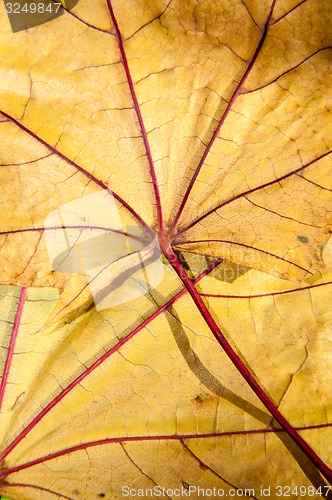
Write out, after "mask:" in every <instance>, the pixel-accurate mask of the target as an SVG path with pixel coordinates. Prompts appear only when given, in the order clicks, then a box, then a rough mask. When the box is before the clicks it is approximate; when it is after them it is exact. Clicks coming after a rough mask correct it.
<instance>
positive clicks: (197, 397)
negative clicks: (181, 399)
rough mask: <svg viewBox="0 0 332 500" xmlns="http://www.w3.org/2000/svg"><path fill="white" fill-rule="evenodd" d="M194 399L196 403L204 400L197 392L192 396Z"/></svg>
mask: <svg viewBox="0 0 332 500" xmlns="http://www.w3.org/2000/svg"><path fill="white" fill-rule="evenodd" d="M194 401H196V403H203V402H204V401H203V398H202V396H200V395H199V394H197V396H196V397H195V398H194Z"/></svg>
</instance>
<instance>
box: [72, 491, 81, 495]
mask: <svg viewBox="0 0 332 500" xmlns="http://www.w3.org/2000/svg"><path fill="white" fill-rule="evenodd" d="M72 494H73V495H79V494H80V492H79V490H73V491H72Z"/></svg>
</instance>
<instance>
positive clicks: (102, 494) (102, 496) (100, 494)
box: [98, 493, 106, 498]
mask: <svg viewBox="0 0 332 500" xmlns="http://www.w3.org/2000/svg"><path fill="white" fill-rule="evenodd" d="M98 496H99V497H101V498H104V496H106V495H105V493H99V495H98Z"/></svg>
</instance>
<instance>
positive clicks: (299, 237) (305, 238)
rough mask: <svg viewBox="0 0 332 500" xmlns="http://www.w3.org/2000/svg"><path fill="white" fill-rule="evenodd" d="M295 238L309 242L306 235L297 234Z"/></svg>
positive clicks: (302, 241)
mask: <svg viewBox="0 0 332 500" xmlns="http://www.w3.org/2000/svg"><path fill="white" fill-rule="evenodd" d="M296 239H298V240H299V241H300V242H301V243H308V242H309V238H307V237H306V236H300V235H297V236H296Z"/></svg>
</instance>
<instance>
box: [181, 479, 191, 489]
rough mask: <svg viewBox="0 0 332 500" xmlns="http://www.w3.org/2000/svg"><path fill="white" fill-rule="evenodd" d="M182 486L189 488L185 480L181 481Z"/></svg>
mask: <svg viewBox="0 0 332 500" xmlns="http://www.w3.org/2000/svg"><path fill="white" fill-rule="evenodd" d="M182 486H183V487H184V489H185V490H189V487H190V485H189V484H188V483H186V481H182Z"/></svg>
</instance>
